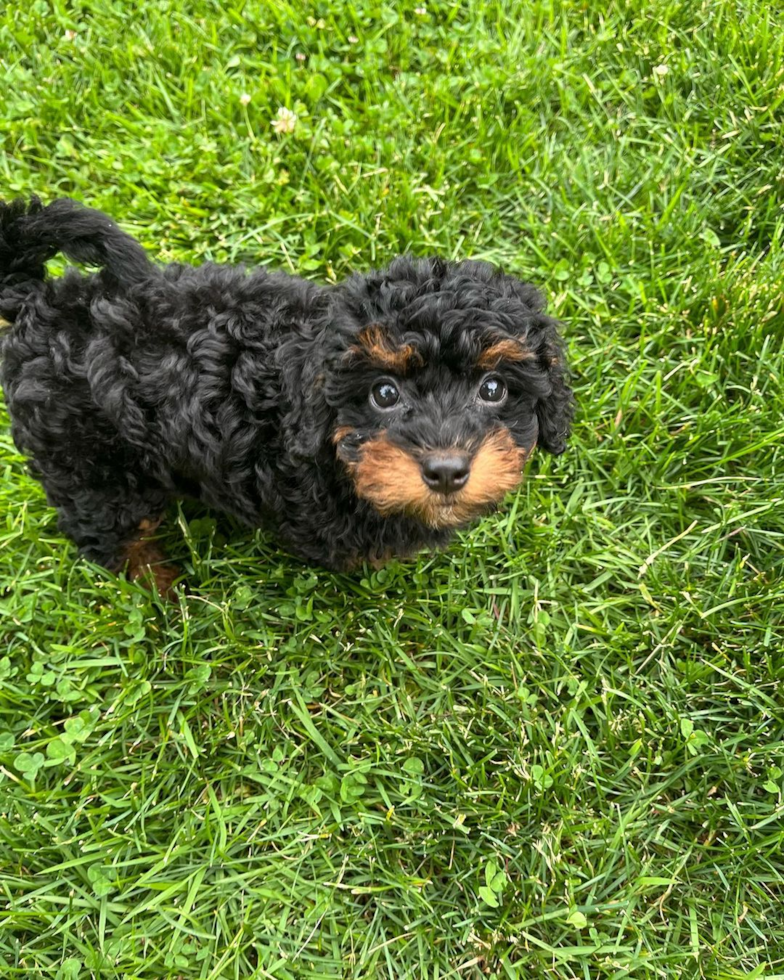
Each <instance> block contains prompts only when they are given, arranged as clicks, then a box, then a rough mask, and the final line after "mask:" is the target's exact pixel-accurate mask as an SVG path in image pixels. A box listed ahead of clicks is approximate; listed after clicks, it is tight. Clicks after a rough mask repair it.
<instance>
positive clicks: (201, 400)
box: [0, 200, 571, 569]
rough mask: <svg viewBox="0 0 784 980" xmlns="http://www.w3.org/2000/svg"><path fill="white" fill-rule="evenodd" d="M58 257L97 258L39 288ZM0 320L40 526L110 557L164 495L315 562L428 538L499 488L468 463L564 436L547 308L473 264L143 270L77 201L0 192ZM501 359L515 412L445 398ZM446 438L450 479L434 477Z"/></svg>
mask: <svg viewBox="0 0 784 980" xmlns="http://www.w3.org/2000/svg"><path fill="white" fill-rule="evenodd" d="M61 250H62V251H64V252H65V253H66V254H68V255H70V256H71V257H73V258H76V259H77V260H80V261H86V262H90V263H93V264H98V265H100V266H102V269H101V271H100V272H98V273H97V274H94V275H81V274H79V273H78V272H76V271H75V270H69V271H68V272H67V273H66V275H65V276H64V277H63V278H62V279H59V280H45V278H44V269H43V263H44V262H45V261H46V259H48V258H50V257H51V256H52V255H54V254H56V252H58V251H61ZM0 317H2V318H3V319H5V320H6V321H7V322H8V323H9V324H10V329H8V330H7V331H6V333H5V337H4V341H3V348H2V356H3V364H2V384H3V388H4V390H5V395H6V400H7V403H8V406H9V410H10V412H11V417H12V422H13V435H14V439H15V441H16V443H17V445H18V446H19V448H20V450H22V451H23V452H25V453H26V454H28V455H29V456H30V458H31V464H32V468H33V471H34V472H35V473H36V475H37V476H38V477H39V478H40V480H41V482H42V483H43V485H44V487H45V489H46V492H47V495H48V498H49V500H50V502H51V503H52V504H53V505H54V506H55V507H57V509H58V511H59V515H60V523H61V527H62V529H63V530H64V531H65V532H66V533H67V534H68V535H69V536H70V537H72V538H73V540H74V541H75V542H76V543H77V544H78V545H79V547H80V549H81V551H82V552H83V553H84V554H85V555H86V556H88V557H89V558H91V559H92V560H94V561H97V562H99V563H101V564H104V565H106V566H108V567H110V568H115V569H119V568H120V567H121V566H122V565H123V564H125V563H126V562H128V561H130V562H131V563H132V564H133V563H134V562H136V564H138V565H143V564H145V563H150V562H152V561H153V560H158V559H159V558H160V556H159V555H158V554H156V553H154V546H153V545H152V544H146V541H147V538H148V536H149V534H150V533H151V531H152V530H153V529H154V527H155V526H156V524H157V522H158V521H159V519H160V517H161V515H162V513H163V511H164V509H165V507H166V505H167V503H168V502H169V501H170V500H172V499H173V498H176V497H178V496H183V495H191V496H195V497H199V498H200V499H202V500H204V501H205V502H206V503H208V504H210V505H212V506H215V507H217V508H220V509H222V510H225V511H228V512H229V513H232V514H234V515H235V516H236V517H238V518H240V519H241V520H242V521H244V522H246V523H248V524H250V525H264V526H268V527H271V528H273V529H275V530H276V531H277V533H278V535H279V536H280V538H281V539H282V540H283V541H284V542H285V544H286V545H287V546H288V547H289V548H290V549H291V550H292V551H293V552H295V553H296V554H298V555H300V556H302V557H303V558H305V559H307V560H310V561H313V562H316V563H319V564H322V565H325V566H327V567H330V568H345V567H349V566H351V565H352V564H355V563H356V562H358V561H361V560H363V559H369V560H382V559H384V558H386V557H390V556H393V555H405V554H410V553H412V552H414V551H417V550H419V549H421V548H431V547H437V546H441V545H443V544H445V543H446V542H447V540H448V538H449V536H450V534H451V533H452V530H453V529H454V527H456V526H460V525H462V524H465V523H466V522H467V521H469V520H470V519H471V518H472V517H474V516H476V515H477V514H478V513H481V512H483V511H485V510H487V509H488V507H489V506H492V504H494V503H495V502H496V500H497V499H498V498H499V496H500V495H502V494H503V492H504V491H505V490H506V489H509V485H507V484H510V485H513V482H516V481H511V479H510V476H509V473H508V472H507V473H506V476H505V477H504V476H503V475H502V474H501V475H499V481H500V483H499V487H492V488H491V487H490V484H493V482H494V480H493V477H492V474H490V476H489V484H488V474H487V473H485V477H484V484H483V485H482V488H480V482H481V479H480V476H479V473H480V469H481V467H480V466H479V463H478V462H477V460H480V459H481V460H484V463H483V466H484V469H485V470H487V469H488V467H491V466H493V465H495V463H494V461H496V460H501V459H502V450H503V452H505V453H506V457H509V455H510V453H511V454H512V455H513V456H514V454H515V453H518V454H519V455H518V456H516V457H515V460H514V461H511V462H510V461H509V460H507V461H506V462H504V464H503V465H504V466H505V467H506V468H507V470H509V469H510V467H514V466H516V467H517V471H518V477H517V479H519V471H520V470H521V467H522V463H523V462H524V460H525V458H526V457H527V456H528V454H530V452H531V450H532V449H533V445H534V443H535V442H536V440H537V436H538V438H539V442H540V444H541V443H544V444H545V445H546V446H547V445H548V444H549V448H550V449H552V450H554V451H560V450H561V449H562V448H563V444H564V439H565V435H566V432H567V430H568V424H569V416H570V409H571V399H570V393H569V391H568V388H567V387H566V386H565V384H564V382H563V369H562V367H561V364H560V359H559V356H558V347H557V337H556V334H555V326H554V324H553V321H551V320H549V318H547V317H546V316H544V314H543V313H542V312H541V301H540V300H539V297H538V294H537V293H536V292H535V290H533V289H532V288H531V287H529V286H525V285H524V284H521V283H519V282H518V281H517V280H514V279H512V278H511V277H508V276H503V275H501V274H499V273H496V272H495V271H494V270H492V269H491V268H490V267H489V266H486V265H484V264H481V263H462V264H461V265H453V264H447V263H443V262H441V261H439V260H419V261H415V260H410V259H399V260H396V261H395V262H394V263H393V264H392V266H390V268H389V269H387V270H385V271H382V272H379V273H371V274H370V275H368V276H365V277H359V276H357V277H353V278H352V279H350V280H348V281H347V282H346V283H344V284H341V285H339V286H336V287H322V286H317V285H315V284H312V283H308V282H304V281H302V280H300V279H297V278H295V277H291V276H286V275H283V274H281V273H267V272H265V271H263V270H257V271H253V272H246V271H245V270H244V269H241V268H230V267H225V266H214V265H204V266H201V267H198V268H191V267H186V266H180V265H171V266H167V267H164V268H159V267H156V266H154V265H153V264H152V263H150V262H149V261H148V259H147V258H146V256H145V253H144V252H143V250H142V249H141V247H140V246H139V245H138V244H137V243H136V242H134V241H133V240H132V239H131V238H129V237H128V236H127V235H125V234H124V233H123V232H121V231H120V230H119V229H118V228H117V227H116V226H115V225H114V224H113V223H112V222H111V221H110V220H109V219H108V218H106V217H105V216H103V215H101V214H100V213H99V212H94V211H89V210H87V209H83V208H79V207H78V206H76V205H74V204H73V203H72V202H70V201H66V200H61V201H56V202H55V203H54V204H52V205H50V206H49V207H48V208H41V207H40V205H39V204H38V203H37V202H33V203H32V204H31V205H30V206H28V207H26V206H23V205H21V204H18V203H17V204H14V205H7V206H0ZM505 339H506V340H508V342H509V343H512V341H513V340H514V343H515V344H517V346H515V347H514V348H512V347H510V348H509V349H508V350H506V353H505V354H504V349H503V343H502V342H503V341H504V340H505ZM493 345H495V346H493ZM494 350H496V351H498V356H497V362H496V355H495V354H493V351H494ZM488 351H490V355H489V356H488V354H487V352H488ZM483 358H484V360H483ZM504 360H508V363H509V365H510V367H511V369H512V372H511V373H512V374H513V375H514V376H515V377H516V378H517V379H518V381H517V382H515V384H516V385H517V388H518V389H519V390H516V391H515V397H516V398H519V399H522V400H521V401H517V402H516V404H517V405H518V411H517V412H516V414H515V416H514V417H512V418H504V417H503V413H500V409H499V412H495V407H492V409H491V411H492V412H494V413H495V414H494V415H493V416H492V417H491V414H490V411H488V410H487V405H488V404H489V403H485V402H481V404H480V408H479V409H477V410H474V408H475V406H474V405H473V403H471V405H470V406H469V408H468V409H467V408H466V406H465V404H464V403H465V402H466V400H468V401H470V399H471V398H472V397H473V395H472V394H471V392H473V390H474V388H476V384H477V380H478V379H479V378H480V376H484V375H486V374H487V371H488V370H492V371H493V372H494V374H493V377H495V373H496V372H497V371H499V370H501V368H500V367H499V365H500V362H501V361H504ZM379 378H380V379H381V382H379ZM379 383H381V384H387V385H391V386H392V388H386V389H379V390H382V391H383V393H384V399H387V400H388V397H387V396H389V397H391V396H390V391H392V389H394V391H395V393H396V394H397V402H396V403H395V404H394V405H392V406H391V407H388V406H386V405H384V407H383V408H379V407H378V405H377V400H376V395H375V394H373V392H375V391H376V388H377V386H378V384H379ZM493 384H494V382H491V384H490V388H488V387H487V385H485V388H483V389H482V391H483V393H484V394H487V393H488V391H489V392H490V393H491V394H493V395H494V396H495V389H493ZM503 384H504V385H505V386H506V384H507V382H503ZM374 385H375V387H374ZM523 389H526V390H523ZM504 390H505V391H506V387H505V389H504ZM509 391H510V393H511V391H512V388H511V387H510V389H509ZM466 392H467V393H468V394H466ZM506 398H507V396H506V395H505V399H506ZM521 405H524V406H525V409H524V411H523V410H522V409H520V406H521ZM510 408H511V406H507V409H506V410H507V411H508V410H509V409H510ZM499 413H500V414H499ZM496 415H497V416H498V417H496ZM491 440H494V441H491ZM499 440H500V441H499ZM502 443H503V446H502ZM390 447H391V448H390ZM499 447H500V448H499ZM504 447H505V448H504ZM382 450H383V451H382ZM457 450H459V451H460V453H461V454H462V455H461V459H464V463H465V467H467V468H470V474H469V475H468V477H467V478H466V479H467V482H466V479H463V477H462V476H458V477H457V478H455V479H456V480H457V481H458V482H455V479H453V478H452V477H451V476H449V477H447V478H445V477H444V476H443V474H442V472H441V471H442V470H443V468H444V467H443V465H442V464H443V460H444V458H445V457H444V454H445V453H448V452H450V453H451V452H453V451H457ZM434 453H435V454H436V455H435V457H433V454H434ZM395 454H397V455H395ZM506 457H503V458H504V459H506ZM431 458H435V459H436V464H437V465H435V469H434V471H433V472H434V473H435V474H436V475H435V476H432V475H430V476H427V479H428V480H429V483H427V484H425V483H424V482H422V481H423V480H425V477H421V478H420V477H419V476H418V475H417V472H418V471H417V469H416V468H417V467H418V466H420V465H421V466H430V465H431V464H430V463H428V462H427V461H428V460H430V459H431ZM449 458H450V459H451V457H449ZM423 460H425V462H423ZM450 465H451V464H450ZM439 467H441V469H440V470H439ZM379 468H380V469H379ZM412 468H413V469H412ZM431 469H432V466H431ZM387 470H388V472H387ZM393 471H394V472H393ZM409 471H410V472H409ZM403 472H405V474H406V475H405V476H401V473H403ZM427 472H428V473H430V470H427ZM461 472H462V471H461ZM385 474H386V475H385ZM444 479H447V480H452V483H450V485H449V486H448V487H445V485H444ZM459 479H463V483H459ZM438 480H440V481H441V482H440V483H438V482H437V481H438ZM504 480H506V483H504ZM434 481H436V482H434ZM500 484H504V485H503V487H501V486H500ZM390 487H392V489H390ZM434 487H435V488H436V489H435V490H434V489H433V488H434ZM480 489H481V492H480Z"/></svg>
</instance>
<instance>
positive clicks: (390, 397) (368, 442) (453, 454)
mask: <svg viewBox="0 0 784 980" xmlns="http://www.w3.org/2000/svg"><path fill="white" fill-rule="evenodd" d="M542 310H543V301H542V298H541V296H540V295H539V293H538V292H537V291H536V290H535V289H534V288H533V287H532V286H529V285H527V284H525V283H522V282H520V281H519V280H518V279H515V278H513V277H512V276H508V275H505V274H503V273H501V272H499V271H497V270H495V269H494V268H493V267H492V266H489V265H487V264H485V263H481V262H462V263H459V264H454V263H446V262H443V261H440V260H437V259H423V260H414V259H409V258H402V259H397V260H396V261H394V262H393V263H392V264H391V265H390V266H389V267H388V268H387V269H385V270H383V271H381V272H376V273H371V274H369V275H367V276H355V277H353V278H351V279H349V280H348V281H347V282H346V283H344V284H342V285H341V286H338V287H336V289H335V292H334V295H333V304H332V309H331V323H330V325H329V327H328V328H327V331H326V336H327V337H328V341H327V343H328V351H329V353H328V355H327V357H326V374H325V378H324V383H323V395H324V398H325V400H326V403H327V404H328V405H329V406H330V408H331V412H330V418H331V433H330V439H331V442H332V444H333V446H334V452H335V453H336V455H337V458H338V460H339V461H340V463H341V465H342V466H343V467H344V468H345V471H346V472H347V474H348V475H349V477H350V479H351V480H352V481H353V485H354V489H355V491H356V494H357V495H358V496H359V497H361V498H362V499H364V500H367V501H368V502H369V503H371V504H372V505H373V506H374V507H375V508H376V510H378V511H379V512H380V513H381V514H384V515H388V514H408V515H410V516H413V517H416V518H418V519H419V520H421V521H422V522H423V523H425V524H427V525H429V526H430V527H435V528H449V527H457V526H460V525H463V524H466V523H468V522H469V521H471V520H472V519H473V518H475V517H476V516H478V515H480V514H482V513H484V512H486V511H487V510H489V509H491V508H492V507H493V506H494V505H495V504H497V503H498V502H499V501H500V500H501V499H502V498H503V496H504V495H505V494H506V493H507V492H508V491H509V490H512V489H513V488H514V487H516V486H517V485H518V483H519V482H520V480H521V479H522V471H523V467H524V465H525V463H526V461H527V459H528V458H529V456H530V455H531V453H532V452H533V449H534V447H535V446H536V445H537V444H538V445H540V446H542V447H543V448H545V449H547V450H549V451H550V452H553V453H560V452H563V450H564V449H565V446H566V438H567V436H568V432H569V427H570V420H571V414H572V397H571V391H570V389H569V388H568V386H567V385H566V382H565V380H564V364H563V359H562V353H561V347H560V343H559V340H558V335H557V332H556V324H555V321H553V320H552V319H550V318H549V317H547V316H546V315H545V314H544V313H543V312H542Z"/></svg>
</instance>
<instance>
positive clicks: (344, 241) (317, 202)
mask: <svg viewBox="0 0 784 980" xmlns="http://www.w3.org/2000/svg"><path fill="white" fill-rule="evenodd" d="M416 3H417V0H405V2H403V3H399V4H393V3H378V2H373V0H357V2H356V3H353V4H351V3H337V2H334V0H323V2H320V3H311V2H303V3H300V4H294V3H293V2H292V3H288V2H286V0H248V2H241V0H220V2H219V0H192V2H189V3H187V4H186V3H184V2H177V0H145V2H144V3H139V4H134V3H131V2H130V0H72V2H69V0H32V2H29V3H22V2H21V0H10V2H7V3H6V4H5V5H4V6H3V7H2V10H0V59H2V60H1V61H0V67H1V68H2V78H3V94H2V99H0V140H2V143H1V144H0V146H1V148H2V152H1V153H0V197H4V198H9V197H15V196H17V195H20V194H22V195H28V194H30V193H32V192H35V193H38V194H40V195H41V196H42V197H43V198H44V199H45V200H50V199H51V198H53V197H55V196H57V195H61V194H68V195H71V196H73V197H76V198H78V199H80V200H83V201H84V202H86V203H89V204H91V205H93V206H96V207H100V208H103V209H105V210H107V211H109V212H110V213H111V214H112V215H113V216H114V217H115V218H116V219H117V220H118V221H119V222H120V223H121V224H122V226H123V227H124V228H126V229H127V230H129V231H130V232H132V233H133V234H135V235H137V236H138V237H139V238H140V239H141V240H142V241H143V242H144V244H145V245H146V246H147V247H148V249H149V250H150V252H151V254H152V255H155V256H158V257H160V258H161V259H165V260H172V259H180V260H187V261H202V260H206V259H213V260H219V261H245V262H249V263H263V264H265V265H270V266H275V267H280V268H283V269H288V270H291V271H294V272H298V273H301V274H303V275H306V276H310V277H313V278H314V279H318V280H322V281H323V280H333V279H335V278H339V277H341V276H343V275H345V274H346V272H347V271H348V270H349V269H354V268H356V269H366V268H369V267H371V266H372V265H374V264H379V263H383V262H386V261H387V260H388V259H390V258H391V257H392V256H394V255H395V254H397V253H399V252H402V251H407V250H410V251H413V252H415V253H419V254H425V253H432V252H437V253H440V254H443V255H446V256H448V257H465V256H475V257H484V258H487V259H490V260H492V261H495V262H498V263H501V264H503V265H504V266H505V267H506V268H508V269H509V270H510V271H514V272H516V273H517V274H519V275H521V276H523V277H526V278H529V279H531V280H533V281H535V282H537V283H539V284H540V285H541V286H542V287H543V288H544V289H545V290H546V291H547V293H548V295H549V297H550V307H551V309H552V311H554V313H555V315H557V316H558V317H559V318H561V319H562V321H563V323H564V333H565V336H566V338H567V343H568V348H569V353H570V359H571V363H572V365H573V369H574V384H575V389H576V394H577V399H578V405H579V413H578V418H577V421H576V426H575V431H574V438H573V440H572V444H571V447H570V450H569V452H568V453H567V454H566V455H565V456H562V457H560V458H559V459H557V460H556V459H553V458H547V457H545V456H544V455H543V456H540V457H537V458H535V459H534V461H533V462H532V464H531V466H530V469H529V475H528V480H527V482H526V484H525V485H524V487H523V488H522V489H521V490H520V491H519V492H518V493H517V494H516V496H514V498H513V499H511V500H510V501H509V503H508V505H507V506H506V507H505V508H504V509H503V510H502V511H501V513H500V514H498V515H496V516H494V517H491V518H488V519H486V520H485V521H483V522H482V523H481V524H480V525H478V526H477V527H475V528H474V529H473V530H471V531H470V532H468V533H465V534H463V535H461V536H460V538H459V540H457V541H456V543H455V544H454V545H453V546H452V547H451V548H450V550H449V551H448V552H447V553H445V554H442V555H425V556H422V557H421V558H420V559H419V560H417V561H415V562H412V563H409V564H393V565H391V566H388V567H387V568H386V569H384V570H382V571H372V570H371V569H366V570H365V571H364V572H360V573H357V574H353V575H334V574H329V573H326V572H324V571H322V570H320V569H311V568H307V567H304V566H302V565H301V564H300V563H298V562H297V561H295V560H293V559H292V558H290V557H288V556H286V555H285V554H284V553H282V552H281V551H280V550H279V549H277V548H276V547H275V545H274V542H273V541H272V540H271V539H269V538H268V537H266V536H265V535H264V534H262V533H261V532H258V533H256V534H252V533H249V532H247V531H246V530H243V529H242V528H240V527H239V526H237V525H234V524H233V523H232V522H230V521H227V520H226V519H225V518H222V517H220V516H217V515H215V514H213V513H208V512H207V511H205V510H201V509H199V508H198V507H197V506H193V505H186V506H184V507H183V508H180V509H179V510H175V511H174V512H173V513H172V514H171V515H170V520H169V521H168V523H167V525H166V530H165V534H164V537H165V545H166V547H167V548H168V550H169V551H170V552H171V554H172V555H173V556H174V557H175V558H176V559H177V560H178V561H179V562H180V563H181V564H182V565H183V567H184V568H185V569H186V570H187V575H188V580H189V584H190V588H191V591H190V594H188V595H183V596H182V598H181V599H180V601H179V605H177V604H174V605H169V606H165V605H161V604H159V603H158V602H156V601H153V599H152V598H151V597H150V595H149V594H148V593H146V592H145V591H144V590H143V589H142V588H140V587H137V586H136V585H133V584H130V583H128V582H126V581H124V580H123V579H121V578H116V577H113V576H111V575H109V574H108V573H106V572H104V571H102V570H101V569H100V568H97V567H94V566H91V565H89V564H87V563H85V562H83V561H80V560H79V559H78V558H77V556H76V554H75V551H74V549H73V547H72V546H71V545H70V544H68V543H67V542H66V541H65V540H64V539H63V537H62V536H61V535H60V534H59V533H58V531H57V527H56V522H55V519H54V514H53V512H52V511H51V510H50V509H49V508H48V507H47V506H46V503H45V501H44V498H43V494H42V491H41V489H40V487H39V486H38V484H37V483H36V482H35V481H34V480H33V479H32V478H31V477H29V476H28V475H27V474H26V472H25V467H24V461H23V459H22V458H21V456H20V455H19V454H18V453H17V452H16V450H15V449H14V446H13V444H12V442H11V439H10V434H9V428H8V419H7V415H5V414H3V415H2V416H1V417H0V498H1V500H0V615H1V616H2V619H1V620H0V644H1V645H2V649H0V975H1V976H2V977H3V978H25V980H28V978H38V977H45V978H53V980H54V978H57V980H77V978H88V977H96V978H117V980H120V978H121V980H137V978H138V980H152V978H184V980H196V978H203V980H208V978H209V980H230V978H233V980H251V978H254V980H255V978H275V980H316V978H323V980H327V978H383V980H402V978H412V980H436V978H438V980H446V978H479V977H497V978H517V977H519V978H529V977H532V978H538V977H554V978H580V980H597V978H603V980H604V978H606V980H610V978H612V980H618V978H622V977H635V978H636V977H642V978H648V977H650V978H661V977H673V978H691V977H707V978H715V980H733V978H741V977H745V978H748V980H752V978H759V980H763V978H764V980H773V978H774V977H782V976H784V911H783V910H782V903H783V902H784V853H783V852H782V847H783V846H784V802H783V799H782V788H783V786H784V692H782V681H784V390H783V389H784V302H783V300H782V283H784V241H783V240H782V238H783V235H784V209H783V208H782V202H783V201H784V170H782V167H783V166H784V128H783V124H784V68H782V65H784V35H782V31H781V25H780V22H778V23H777V12H776V10H775V8H776V5H775V4H773V5H768V4H764V3H760V2H759V0H737V2H732V3H730V2H726V0H680V2H674V0H653V2H644V0H625V2H624V0H617V2H612V0H610V2H608V3H606V4H598V3H590V2H586V0H549V2H548V0H543V2H533V0H519V2H511V0H463V2H460V3H458V2H457V0H434V2H427V0H422V5H421V6H417V5H416ZM281 109H284V110H289V111H290V112H293V113H295V114H296V121H294V120H293V119H291V117H290V116H287V115H286V114H285V113H283V114H280V110H281ZM273 123H276V125H275V126H273ZM291 123H293V131H291V132H286V129H290V128H291V125H290V124H291ZM62 267H63V266H62V263H60V262H59V261H58V262H55V263H52V270H53V272H57V271H58V270H59V269H62Z"/></svg>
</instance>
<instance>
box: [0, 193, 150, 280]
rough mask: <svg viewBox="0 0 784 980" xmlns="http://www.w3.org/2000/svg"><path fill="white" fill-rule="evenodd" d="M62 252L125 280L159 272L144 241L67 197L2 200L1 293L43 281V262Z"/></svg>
mask: <svg viewBox="0 0 784 980" xmlns="http://www.w3.org/2000/svg"><path fill="white" fill-rule="evenodd" d="M58 252H64V253H65V255H67V256H68V258H69V259H73V260H74V261H76V262H85V263H87V264H88V265H98V266H101V267H102V268H104V269H106V270H107V271H108V272H109V273H110V275H111V276H113V277H114V278H115V279H116V280H117V282H119V283H122V284H129V285H130V284H132V283H135V282H140V281H141V280H143V279H147V278H149V277H150V275H154V274H155V266H154V265H153V264H152V263H151V262H150V260H149V259H148V258H147V255H146V253H145V251H144V249H143V248H142V247H141V245H140V244H139V243H138V242H137V241H135V240H134V239H133V238H131V236H130V235H126V233H125V232H124V231H121V230H120V229H119V228H118V227H117V225H116V224H115V223H114V222H113V221H112V220H111V218H109V217H107V216H106V215H105V214H102V213H101V212H100V211H94V210H92V209H91V208H85V207H82V206H81V205H79V204H77V203H76V201H72V200H70V198H67V197H62V198H59V199H58V200H56V201H53V202H52V203H51V204H50V205H48V206H47V207H44V206H43V205H42V204H41V202H40V201H39V199H38V198H37V197H33V198H31V200H30V202H29V203H28V202H26V201H23V200H21V199H20V200H16V201H11V202H10V203H8V204H4V203H3V202H2V201H0V295H2V293H3V292H4V291H5V290H8V289H13V288H14V287H16V286H25V285H27V284H30V283H34V282H41V281H43V279H44V278H45V275H46V269H45V266H44V263H45V262H46V261H47V260H48V259H51V258H52V257H53V256H55V255H57V253H58Z"/></svg>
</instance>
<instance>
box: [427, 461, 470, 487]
mask: <svg viewBox="0 0 784 980" xmlns="http://www.w3.org/2000/svg"><path fill="white" fill-rule="evenodd" d="M470 469H471V467H470V465H469V463H468V459H467V458H466V457H465V456H460V455H457V454H450V455H448V456H446V455H445V456H428V457H427V458H426V459H425V460H424V461H423V462H422V478H423V479H424V481H425V483H426V484H427V485H428V486H429V487H430V488H431V489H432V490H437V491H438V493H455V491H456V490H459V489H460V487H462V486H465V483H466V481H467V480H468V473H469V471H470Z"/></svg>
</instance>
